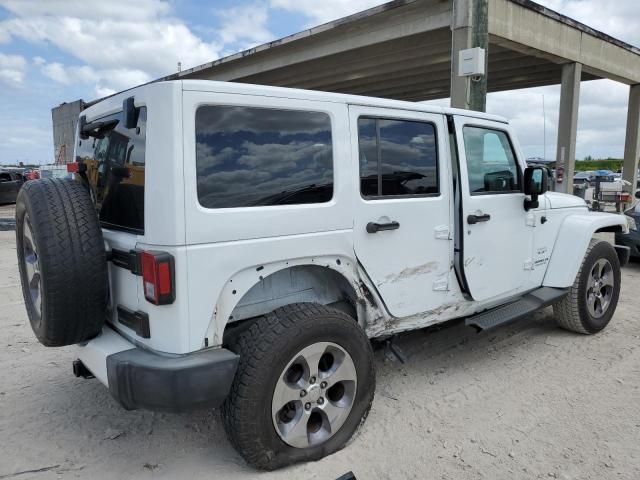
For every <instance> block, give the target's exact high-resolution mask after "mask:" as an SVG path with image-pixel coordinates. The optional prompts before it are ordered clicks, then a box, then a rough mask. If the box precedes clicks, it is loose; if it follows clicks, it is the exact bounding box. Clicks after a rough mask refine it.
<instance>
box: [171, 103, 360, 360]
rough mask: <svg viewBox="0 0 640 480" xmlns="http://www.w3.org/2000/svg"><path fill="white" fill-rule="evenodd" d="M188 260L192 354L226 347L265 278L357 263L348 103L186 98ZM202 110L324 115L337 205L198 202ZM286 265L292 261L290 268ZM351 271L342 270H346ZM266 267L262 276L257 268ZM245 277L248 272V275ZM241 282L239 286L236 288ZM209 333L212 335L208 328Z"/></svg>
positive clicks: (184, 124)
mask: <svg viewBox="0 0 640 480" xmlns="http://www.w3.org/2000/svg"><path fill="white" fill-rule="evenodd" d="M183 102H184V103H183V126H184V184H185V210H184V216H185V222H186V236H185V240H186V241H185V243H186V245H187V248H186V261H187V270H188V274H189V288H188V292H187V294H188V299H189V306H190V312H189V313H190V333H189V343H190V348H191V349H192V350H195V349H197V348H202V346H203V341H204V338H205V337H207V338H208V341H209V345H217V344H220V342H221V341H222V332H223V330H224V326H225V325H226V323H227V320H228V318H229V315H230V313H231V311H232V310H233V306H234V305H235V303H237V302H238V301H239V300H240V299H241V298H242V295H243V294H244V293H246V291H247V290H248V289H249V288H251V286H253V285H254V284H255V283H257V282H258V281H259V279H260V277H261V276H266V275H267V274H268V273H270V272H272V271H275V270H276V269H279V268H283V267H286V266H293V265H295V264H300V263H309V264H313V263H315V262H320V263H325V264H326V263H329V260H328V258H331V259H332V260H331V263H332V265H333V266H336V265H337V263H336V260H337V259H342V261H341V262H340V263H341V264H343V261H344V262H345V263H349V264H350V268H352V269H353V272H355V268H356V262H355V261H354V259H353V256H354V253H353V242H352V238H351V232H352V228H353V220H352V219H353V212H352V210H353V205H352V200H351V196H350V195H349V189H350V188H351V183H352V182H351V178H352V174H353V170H352V168H353V167H352V161H351V158H350V147H349V145H350V143H349V124H348V110H347V106H346V104H342V103H336V102H318V101H307V100H291V99H287V98H283V97H271V96H259V95H239V94H224V93H216V92H200V91H184V92H183ZM201 105H241V106H253V107H267V108H280V109H289V110H308V111H314V112H324V113H326V114H327V115H329V117H330V119H331V127H332V148H333V168H334V192H333V198H332V200H331V201H329V202H327V203H321V204H306V205H278V206H261V207H241V208H218V209H208V208H204V207H203V206H201V205H200V202H199V201H198V196H197V177H196V136H195V114H196V110H197V108H198V107H199V106H201ZM287 262H289V263H288V264H287ZM344 265H345V264H343V267H344ZM259 266H261V267H263V270H261V271H260V272H258V271H257V270H256V268H257V267H259ZM243 272H244V273H243ZM234 278H235V283H233V282H234ZM210 326H211V328H210Z"/></svg>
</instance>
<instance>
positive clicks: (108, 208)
mask: <svg viewBox="0 0 640 480" xmlns="http://www.w3.org/2000/svg"><path fill="white" fill-rule="evenodd" d="M114 119H115V120H118V123H117V124H116V125H115V127H114V128H112V129H111V130H109V131H107V132H105V133H104V135H103V137H102V138H94V137H89V138H88V139H86V140H82V139H81V140H79V143H78V147H77V149H76V161H78V162H83V163H84V164H85V165H86V166H87V169H86V175H87V179H88V180H89V183H90V185H91V187H92V189H93V194H94V197H95V200H96V207H97V209H98V212H99V216H100V223H101V224H102V226H104V227H106V228H113V229H116V230H125V231H131V232H133V233H139V234H143V233H144V183H145V179H144V171H145V163H146V159H145V142H146V126H147V109H146V107H141V108H140V110H139V113H138V123H137V126H136V127H135V128H130V129H127V128H124V126H123V124H122V112H120V113H117V114H114V115H110V116H108V117H104V118H102V119H100V120H105V121H109V120H114Z"/></svg>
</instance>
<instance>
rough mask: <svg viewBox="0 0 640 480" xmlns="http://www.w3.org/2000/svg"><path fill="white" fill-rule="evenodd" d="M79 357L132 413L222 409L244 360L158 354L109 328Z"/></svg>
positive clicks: (218, 353) (215, 353) (219, 354)
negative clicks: (133, 411)
mask: <svg viewBox="0 0 640 480" xmlns="http://www.w3.org/2000/svg"><path fill="white" fill-rule="evenodd" d="M78 357H79V359H80V360H81V361H82V362H83V363H84V364H85V366H86V367H87V368H88V369H89V370H90V371H91V373H93V374H94V375H95V376H96V377H97V378H98V379H99V380H100V381H101V382H102V383H104V384H105V385H106V386H107V387H108V388H109V391H110V392H111V395H113V397H114V398H115V399H116V400H118V402H120V404H121V405H122V406H123V407H124V408H126V409H127V410H134V409H138V408H142V409H146V410H153V411H162V412H185V411H189V410H195V409H199V408H210V407H217V406H219V405H220V404H221V403H222V402H223V401H224V399H225V398H226V396H227V394H228V393H229V390H230V389H231V383H232V382H233V377H234V375H235V373H236V369H237V366H238V360H239V357H238V356H237V355H236V354H235V353H233V352H231V351H229V350H226V349H223V348H216V349H208V350H202V351H199V352H195V353H190V354H186V355H167V354H158V353H154V352H151V351H148V350H143V349H141V348H139V347H136V346H135V345H134V344H132V343H130V342H128V341H127V340H126V339H124V338H123V337H121V336H120V335H119V334H118V333H116V332H115V331H114V330H113V329H111V328H110V327H108V326H105V327H104V328H103V331H102V334H101V335H100V336H98V337H97V338H95V339H93V340H91V341H89V342H88V343H86V344H84V345H83V346H81V347H80V354H79V355H78Z"/></svg>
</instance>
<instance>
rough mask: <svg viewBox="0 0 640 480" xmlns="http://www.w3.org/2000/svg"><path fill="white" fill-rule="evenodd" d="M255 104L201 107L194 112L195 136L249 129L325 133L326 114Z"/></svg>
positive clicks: (283, 134) (256, 131)
mask: <svg viewBox="0 0 640 480" xmlns="http://www.w3.org/2000/svg"><path fill="white" fill-rule="evenodd" d="M255 111H256V108H255V107H230V106H220V107H201V108H199V109H198V111H197V114H196V115H197V118H198V125H199V127H200V128H199V129H198V135H200V136H206V135H215V134H218V133H221V132H224V133H227V134H228V133H234V132H251V133H265V132H267V131H269V132H272V133H274V134H276V135H280V136H287V135H296V134H313V133H321V132H327V124H328V122H329V118H328V115H326V114H320V113H311V114H310V113H309V112H304V111H297V110H276V109H270V108H261V109H260V114H259V115H256V114H255Z"/></svg>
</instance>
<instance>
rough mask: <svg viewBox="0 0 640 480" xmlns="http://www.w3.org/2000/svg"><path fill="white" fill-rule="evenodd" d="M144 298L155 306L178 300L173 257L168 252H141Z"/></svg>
mask: <svg viewBox="0 0 640 480" xmlns="http://www.w3.org/2000/svg"><path fill="white" fill-rule="evenodd" d="M140 265H141V267H142V285H143V288H144V298H146V299H147V300H148V301H149V302H151V303H153V304H155V305H168V304H170V303H173V301H174V300H175V299H176V292H175V284H174V283H175V282H174V274H173V270H174V264H173V256H172V255H170V254H168V253H166V252H153V251H151V252H146V251H145V252H141V253H140Z"/></svg>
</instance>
